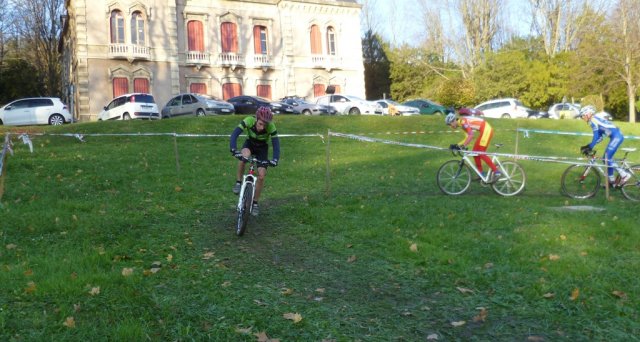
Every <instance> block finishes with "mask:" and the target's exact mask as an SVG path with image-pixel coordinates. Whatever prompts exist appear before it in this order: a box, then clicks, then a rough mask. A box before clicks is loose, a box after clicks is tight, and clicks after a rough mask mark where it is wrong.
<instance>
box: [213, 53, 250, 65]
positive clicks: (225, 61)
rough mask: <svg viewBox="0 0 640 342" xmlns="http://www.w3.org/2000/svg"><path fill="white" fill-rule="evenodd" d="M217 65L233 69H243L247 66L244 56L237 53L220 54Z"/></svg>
mask: <svg viewBox="0 0 640 342" xmlns="http://www.w3.org/2000/svg"><path fill="white" fill-rule="evenodd" d="M217 64H218V65H219V66H222V67H231V68H232V69H235V68H236V67H243V66H244V64H245V62H244V55H241V54H237V53H235V52H222V53H220V54H218V61H217Z"/></svg>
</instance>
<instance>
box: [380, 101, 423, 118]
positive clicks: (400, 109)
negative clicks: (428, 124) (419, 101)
mask: <svg viewBox="0 0 640 342" xmlns="http://www.w3.org/2000/svg"><path fill="white" fill-rule="evenodd" d="M376 102H377V103H378V104H379V105H380V107H382V114H384V115H405V116H406V115H420V109H418V108H416V107H409V106H405V105H401V104H399V103H398V102H396V101H393V100H389V99H382V100H377V101H376Z"/></svg>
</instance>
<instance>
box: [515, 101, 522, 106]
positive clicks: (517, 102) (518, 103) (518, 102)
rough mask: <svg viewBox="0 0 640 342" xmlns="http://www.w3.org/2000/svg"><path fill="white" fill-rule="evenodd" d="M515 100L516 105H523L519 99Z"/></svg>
mask: <svg viewBox="0 0 640 342" xmlns="http://www.w3.org/2000/svg"><path fill="white" fill-rule="evenodd" d="M515 102H516V106H519V107H524V105H523V104H522V102H520V101H515Z"/></svg>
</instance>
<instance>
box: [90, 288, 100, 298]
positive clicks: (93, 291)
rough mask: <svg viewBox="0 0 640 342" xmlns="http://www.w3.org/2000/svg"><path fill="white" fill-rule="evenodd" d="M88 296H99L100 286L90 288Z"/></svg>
mask: <svg viewBox="0 0 640 342" xmlns="http://www.w3.org/2000/svg"><path fill="white" fill-rule="evenodd" d="M89 294H90V295H92V296H95V295H99V294H100V286H96V287H92V288H91V290H89Z"/></svg>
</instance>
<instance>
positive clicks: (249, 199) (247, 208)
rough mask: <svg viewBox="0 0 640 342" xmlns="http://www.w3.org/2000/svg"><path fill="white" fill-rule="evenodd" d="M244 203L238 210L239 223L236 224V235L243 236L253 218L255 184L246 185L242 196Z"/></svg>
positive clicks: (242, 202)
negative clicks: (252, 206)
mask: <svg viewBox="0 0 640 342" xmlns="http://www.w3.org/2000/svg"><path fill="white" fill-rule="evenodd" d="M240 196H242V201H241V202H240V203H241V205H240V208H239V210H238V223H237V224H236V235H238V236H242V234H244V232H245V231H246V230H247V223H249V217H250V216H251V215H250V214H251V204H252V203H253V184H252V183H246V184H245V186H244V191H243V192H242V193H241V194H240Z"/></svg>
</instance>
